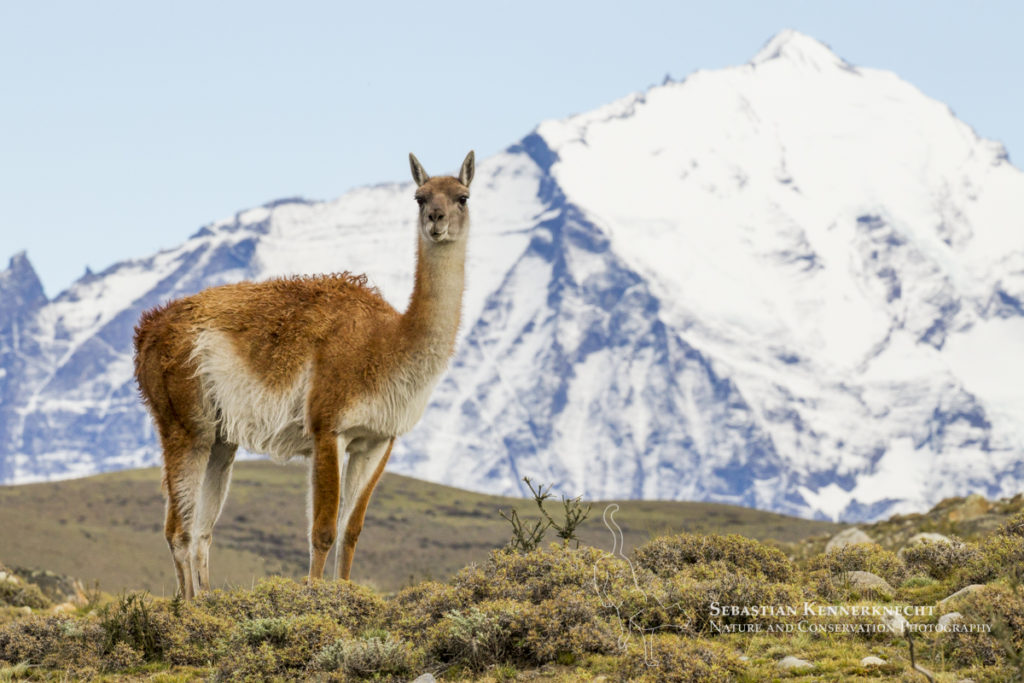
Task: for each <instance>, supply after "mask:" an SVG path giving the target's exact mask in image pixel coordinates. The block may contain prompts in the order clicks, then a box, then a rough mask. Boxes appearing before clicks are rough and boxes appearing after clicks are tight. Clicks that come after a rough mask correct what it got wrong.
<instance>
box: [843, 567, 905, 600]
mask: <svg viewBox="0 0 1024 683" xmlns="http://www.w3.org/2000/svg"><path fill="white" fill-rule="evenodd" d="M840 578H845V579H846V581H847V582H849V584H850V587H851V588H855V589H857V590H860V591H865V590H866V591H874V592H876V593H885V594H887V595H892V594H893V593H895V592H896V591H895V590H894V589H893V587H892V586H890V585H889V582H888V581H886V580H885V579H883V578H882V577H881V576H879V575H878V574H872V573H871V572H862V571H852V572H844V573H843V574H842V575H841V577H840Z"/></svg>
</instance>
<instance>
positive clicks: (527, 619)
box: [523, 588, 622, 663]
mask: <svg viewBox="0 0 1024 683" xmlns="http://www.w3.org/2000/svg"><path fill="white" fill-rule="evenodd" d="M599 610H600V607H599V605H598V604H597V603H595V601H594V600H593V599H591V598H590V597H589V596H586V595H583V594H581V593H580V592H579V591H577V590H573V589H568V588H564V589H562V590H561V591H560V592H559V593H558V594H556V595H555V596H553V597H552V598H550V599H548V600H544V601H542V602H541V603H540V604H539V605H537V606H536V608H535V609H532V610H528V611H526V613H525V614H524V615H523V621H524V627H525V630H526V638H525V642H524V645H525V650H526V651H528V652H529V656H530V657H531V658H532V660H533V661H534V662H535V663H546V662H553V661H558V660H559V658H560V657H561V658H572V659H576V658H578V657H579V656H580V655H584V654H591V653H610V652H613V651H614V650H615V649H616V647H617V646H618V639H619V636H620V634H621V631H622V626H621V624H614V625H613V624H612V623H611V622H610V621H609V620H608V619H607V618H606V617H605V616H603V615H602V614H601V613H600V612H599Z"/></svg>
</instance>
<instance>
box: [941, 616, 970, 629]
mask: <svg viewBox="0 0 1024 683" xmlns="http://www.w3.org/2000/svg"><path fill="white" fill-rule="evenodd" d="M963 618H964V615H962V614H960V613H959V612H949V613H948V614H943V615H942V616H941V617H939V628H941V629H946V628H949V625H950V624H953V623H956V622H958V621H960V620H961V619H963Z"/></svg>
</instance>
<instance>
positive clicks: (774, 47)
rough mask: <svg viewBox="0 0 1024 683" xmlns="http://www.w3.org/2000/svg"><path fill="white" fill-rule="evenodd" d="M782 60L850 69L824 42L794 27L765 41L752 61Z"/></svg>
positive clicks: (812, 65) (815, 66)
mask: <svg viewBox="0 0 1024 683" xmlns="http://www.w3.org/2000/svg"><path fill="white" fill-rule="evenodd" d="M774 60H780V61H783V62H788V63H790V64H794V65H798V66H805V67H812V68H815V69H818V70H819V71H820V70H823V69H825V68H828V67H839V68H844V69H849V68H850V65H849V64H847V63H846V62H845V61H844V60H843V59H842V58H840V57H839V56H838V55H837V54H836V53H834V52H832V50H831V49H829V47H828V46H827V45H825V44H824V43H822V42H820V41H817V40H815V39H814V38H811V37H810V36H806V35H804V34H803V33H800V32H799V31H794V30H793V29H784V30H782V31H779V32H778V33H777V34H775V36H774V37H773V38H772V39H771V40H769V41H768V42H767V43H765V45H764V47H762V48H761V50H760V51H759V52H758V53H757V54H756V55H754V58H753V59H751V60H750V63H751V64H753V65H755V66H760V65H762V64H766V63H768V62H771V61H774Z"/></svg>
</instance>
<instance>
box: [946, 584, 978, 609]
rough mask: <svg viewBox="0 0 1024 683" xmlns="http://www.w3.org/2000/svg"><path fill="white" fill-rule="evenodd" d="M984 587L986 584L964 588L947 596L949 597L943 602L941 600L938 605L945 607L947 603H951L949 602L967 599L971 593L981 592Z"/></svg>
mask: <svg viewBox="0 0 1024 683" xmlns="http://www.w3.org/2000/svg"><path fill="white" fill-rule="evenodd" d="M984 587H985V584H982V583H972V584H971V585H970V586H964V587H963V588H961V589H960V590H958V591H957V592H956V593H953V594H952V595H950V596H947V597H945V598H943V599H942V600H939V602H938V604H939V605H940V606H941V605H945V604H946V603H949V602H955V601H956V600H958V599H960V598H965V597H967V596H968V595H970V594H971V593H974V592H975V591H980V590H981V589H982V588H984Z"/></svg>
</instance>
